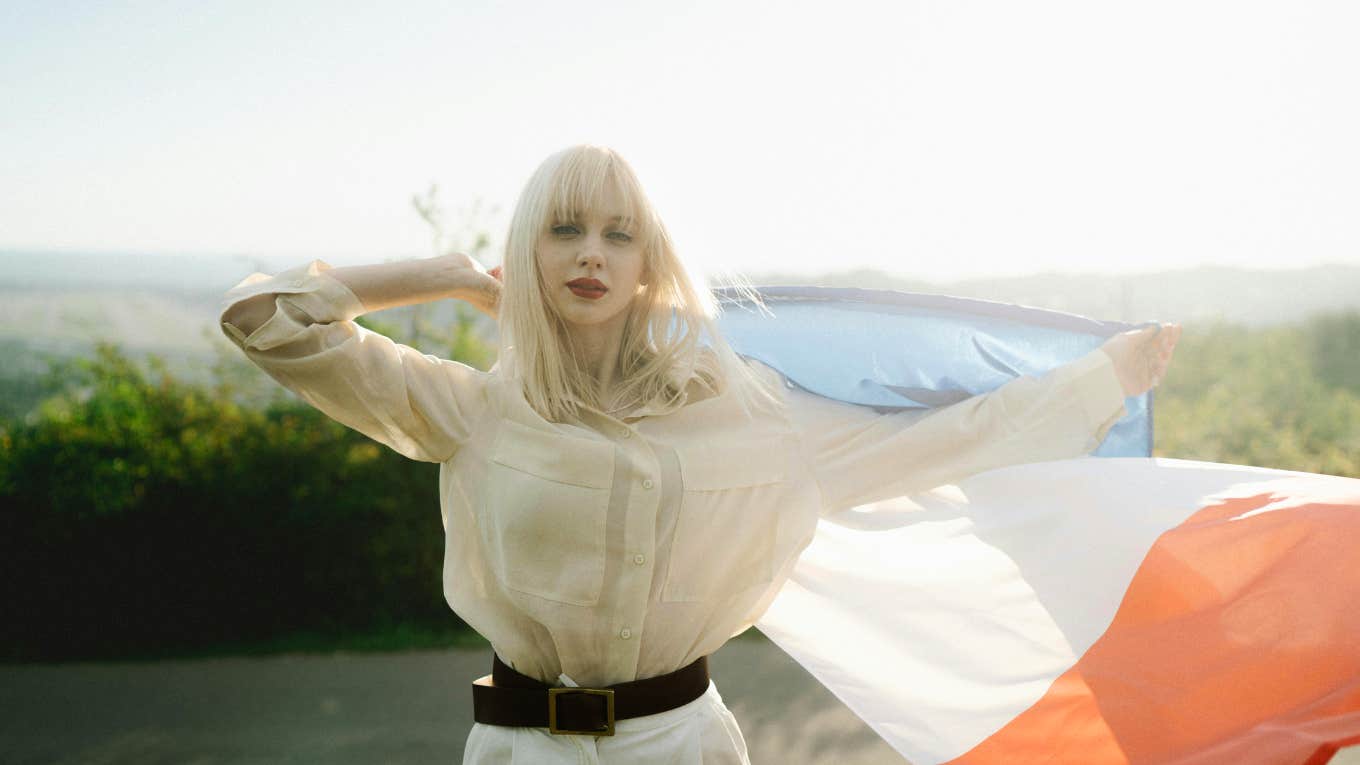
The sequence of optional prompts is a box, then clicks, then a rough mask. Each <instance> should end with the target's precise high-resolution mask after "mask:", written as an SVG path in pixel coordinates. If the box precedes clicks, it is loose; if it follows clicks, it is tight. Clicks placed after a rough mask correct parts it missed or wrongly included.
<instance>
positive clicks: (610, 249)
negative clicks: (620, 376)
mask: <svg viewBox="0 0 1360 765" xmlns="http://www.w3.org/2000/svg"><path fill="white" fill-rule="evenodd" d="M623 215H624V206H623V199H622V197H621V196H620V194H619V192H618V190H617V189H615V188H613V187H612V186H611V187H610V188H609V189H608V191H607V192H606V193H605V195H604V199H603V200H602V204H601V205H600V207H599V208H598V209H595V210H588V211H586V212H585V213H584V214H582V215H581V216H580V217H579V218H578V219H575V220H555V221H551V222H550V223H549V226H548V229H547V230H546V231H544V232H543V233H541V234H539V237H538V246H537V248H536V251H537V255H538V265H539V269H540V270H541V271H542V273H543V282H544V286H545V289H546V291H547V297H548V300H549V301H551V302H552V304H553V306H554V307H555V308H556V309H557V312H558V313H559V314H560V315H561V316H562V318H563V319H564V320H565V321H566V323H567V325H568V327H569V328H571V329H572V330H573V331H584V332H587V333H590V332H596V331H599V330H610V331H612V330H618V331H622V327H623V321H624V319H625V318H626V317H627V315H628V308H629V306H630V304H631V303H632V301H633V296H634V295H635V294H636V293H637V290H638V284H639V283H640V281H641V279H642V275H643V270H644V268H643V252H642V244H641V242H640V241H639V239H638V237H637V235H636V232H637V228H636V226H634V225H632V224H630V223H629V222H628V221H626V220H624V218H623ZM601 287H602V288H603V289H600V288H601Z"/></svg>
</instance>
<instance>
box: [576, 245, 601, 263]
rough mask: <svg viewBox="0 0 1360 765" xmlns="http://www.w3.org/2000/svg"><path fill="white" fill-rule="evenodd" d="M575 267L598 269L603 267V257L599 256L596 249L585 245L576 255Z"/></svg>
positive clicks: (598, 250) (593, 246)
mask: <svg viewBox="0 0 1360 765" xmlns="http://www.w3.org/2000/svg"><path fill="white" fill-rule="evenodd" d="M576 265H578V266H583V267H592V266H593V267H597V268H598V267H600V266H603V265H604V256H603V255H601V254H600V249H599V248H598V247H596V246H595V245H592V244H590V243H586V244H584V245H582V246H581V251H580V252H578V253H576Z"/></svg>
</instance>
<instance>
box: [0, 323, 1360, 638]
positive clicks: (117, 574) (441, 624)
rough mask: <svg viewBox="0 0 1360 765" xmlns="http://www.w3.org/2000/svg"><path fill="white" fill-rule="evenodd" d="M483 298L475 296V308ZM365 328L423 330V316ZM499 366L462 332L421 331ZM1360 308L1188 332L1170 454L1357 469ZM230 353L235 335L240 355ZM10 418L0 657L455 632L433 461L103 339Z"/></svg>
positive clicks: (1172, 393)
mask: <svg viewBox="0 0 1360 765" xmlns="http://www.w3.org/2000/svg"><path fill="white" fill-rule="evenodd" d="M469 310H471V309H469ZM361 323H363V324H365V326H368V327H369V328H370V329H373V330H374V331H379V332H383V333H384V334H387V335H389V336H392V337H394V338H395V339H398V340H400V341H402V342H408V343H409V344H415V340H413V338H412V337H411V336H410V334H409V330H410V329H412V327H407V328H403V327H399V326H396V325H389V324H384V323H383V322H381V321H376V320H374V319H372V317H364V318H363V319H361ZM413 329H415V330H417V334H419V332H421V331H423V332H424V333H425V334H424V335H422V336H420V337H419V338H418V341H419V342H420V343H421V344H423V345H424V346H425V347H426V348H428V349H431V350H430V352H435V351H434V349H437V348H446V349H448V354H447V355H448V356H449V357H452V358H456V359H458V360H460V361H464V362H465V363H470V364H472V365H473V366H477V367H479V368H482V369H486V368H487V366H488V364H489V362H490V361H491V359H492V357H493V355H494V353H493V351H492V349H491V348H489V347H486V346H485V345H484V344H482V343H481V342H480V341H478V340H477V339H476V336H475V335H474V334H472V333H471V332H468V331H466V329H467V328H466V327H463V326H453V327H448V328H446V329H445V330H444V331H443V332H442V333H438V332H436V330H435V329H434V328H430V327H424V328H422V327H420V326H418V325H417V326H415V327H413ZM1357 348H1360V314H1355V313H1348V314H1329V315H1323V316H1318V317H1316V318H1314V319H1313V320H1311V321H1309V322H1307V323H1305V324H1299V325H1292V326H1280V327H1275V328H1270V329H1264V330H1248V329H1245V328H1243V327H1240V326H1235V325H1230V324H1213V325H1191V326H1187V327H1186V328H1185V332H1184V334H1183V336H1182V338H1181V341H1180V345H1179V347H1178V348H1177V351H1176V358H1175V361H1174V363H1173V364H1172V367H1171V371H1170V373H1169V374H1168V376H1167V379H1166V381H1165V382H1164V383H1163V385H1162V386H1161V387H1160V388H1158V391H1157V394H1156V397H1155V405H1154V417H1155V427H1156V439H1157V448H1156V452H1155V453H1156V454H1157V455H1158V456H1168V457H1178V458H1184V459H1197V460H1209V461H1216V462H1227V463H1235V464H1246V465H1260V466H1264V467H1274V468H1284V469H1291V470H1306V471H1312V472H1320V473H1331V474H1337V475H1349V476H1354V477H1360V370H1357V368H1356V365H1357V363H1360V361H1358V360H1360V354H1357V353H1356V349H1357ZM233 350H234V349H233ZM32 384H33V385H34V386H37V388H35V389H42V390H52V391H55V392H54V394H53V395H50V396H49V397H47V398H46V399H45V400H44V401H43V402H42V403H41V405H40V406H39V407H37V408H36V409H35V410H33V411H31V412H27V413H26V414H25V416H20V415H17V414H14V413H12V412H8V411H7V412H5V414H4V417H3V419H0V561H3V563H0V566H3V567H4V570H3V573H4V581H5V583H6V586H7V588H8V591H9V598H8V602H9V605H10V617H9V618H7V619H5V620H4V626H3V627H0V659H7V660H21V661H23V660H55V659H70V658H109V657H121V656H130V655H146V654H148V653H154V652H156V651H162V652H165V653H173V652H182V651H184V650H185V649H190V648H194V647H199V646H211V645H222V644H228V643H233V642H237V643H239V642H243V641H244V642H248V641H258V640H268V639H270V638H276V637H279V636H286V635H297V634H308V635H321V636H324V635H336V636H341V635H352V634H358V633H363V632H371V631H373V630H382V629H384V628H394V629H395V628H400V629H411V630H415V631H420V630H426V631H432V632H435V633H440V632H441V631H447V630H448V628H449V627H450V625H456V624H457V620H456V618H455V617H454V616H453V614H452V613H451V612H450V611H449V609H448V606H447V605H446V604H445V602H444V600H443V596H442V592H441V589H440V588H441V564H442V557H443V529H442V527H441V525H440V516H439V498H438V495H437V488H438V486H437V485H438V467H437V466H435V465H429V464H425V463H418V462H412V461H409V460H406V459H404V458H402V457H401V456H399V455H398V454H396V453H395V452H393V451H391V450H389V449H387V448H385V447H382V446H379V445H378V444H376V443H375V442H373V441H370V440H368V439H367V438H365V437H363V436H361V435H359V434H358V433H356V432H355V431H352V430H349V429H348V428H345V427H344V426H342V425H339V424H337V423H335V422H334V421H332V420H330V419H328V418H326V417H325V416H324V415H322V414H320V413H319V412H317V411H316V410H313V409H312V408H310V407H309V406H307V405H306V404H304V403H302V402H301V401H299V400H298V399H296V398H295V397H293V395H292V394H291V393H288V392H286V391H284V390H283V389H282V388H281V387H280V386H278V385H277V384H276V383H274V382H273V381H272V380H271V379H269V378H268V377H267V376H265V375H264V374H263V373H262V372H260V371H259V370H258V369H256V368H255V367H253V366H252V365H250V364H249V363H248V362H247V361H246V360H245V359H244V357H242V356H240V355H239V354H237V355H234V356H224V357H223V358H222V359H221V360H220V361H219V362H218V363H217V364H216V365H215V366H214V369H213V382H211V383H202V384H200V383H188V382H184V381H182V380H180V379H177V378H176V377H175V376H174V375H171V374H170V373H169V372H167V371H166V369H165V366H164V364H163V363H162V362H160V360H158V359H156V358H155V357H152V358H151V359H150V361H148V362H146V364H145V365H143V364H140V363H136V362H133V361H132V360H130V359H129V358H128V357H126V356H125V355H124V354H123V353H122V352H121V351H120V350H119V349H118V348H117V347H115V346H112V345H108V344H103V345H100V346H99V347H98V348H97V351H96V353H95V354H94V356H93V357H92V358H84V359H74V360H58V361H53V362H51V366H50V369H49V372H48V374H47V375H46V376H45V377H44V378H43V379H42V380H40V381H38V382H34V383H32Z"/></svg>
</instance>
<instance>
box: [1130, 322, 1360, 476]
mask: <svg viewBox="0 0 1360 765" xmlns="http://www.w3.org/2000/svg"><path fill="white" fill-rule="evenodd" d="M1358 347H1360V313H1355V312H1347V313H1333V314H1320V315H1317V316H1315V317H1313V318H1312V319H1310V320H1308V321H1307V322H1304V323H1302V324H1297V325H1285V326H1277V327H1271V328H1266V329H1254V330H1248V329H1245V328H1243V327H1241V326H1238V325H1233V324H1209V325H1195V326H1187V327H1185V330H1184V333H1183V334H1182V335H1181V340H1180V342H1179V343H1178V345H1177V347H1176V356H1175V359H1174V360H1173V361H1172V365H1171V369H1170V370H1169V372H1168V374H1167V377H1166V381H1165V382H1164V383H1163V384H1162V385H1161V386H1160V387H1159V388H1158V389H1157V394H1156V396H1155V398H1154V402H1153V417H1154V422H1153V425H1154V428H1155V430H1154V436H1155V443H1156V447H1155V449H1154V455H1156V456H1161V457H1178V458H1181V459H1195V460H1206V461H1211V462H1226V463H1230V464H1237V465H1258V466H1261V467H1272V468H1279V469H1283V470H1304V471H1308V472H1312V473H1327V474H1330V475H1344V476H1351V477H1357V478H1360V356H1357V354H1356V353H1355V351H1354V349H1356V348H1358ZM1348 349H1349V350H1348Z"/></svg>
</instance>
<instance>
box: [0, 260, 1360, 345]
mask: <svg viewBox="0 0 1360 765" xmlns="http://www.w3.org/2000/svg"><path fill="white" fill-rule="evenodd" d="M379 260H381V258H375V262H376V261H379ZM292 265H297V263H280V262H272V261H269V260H267V259H256V258H247V257H244V256H237V257H230V256H223V257H204V256H183V257H177V256H168V255H138V254H124V255H110V254H97V253H88V254H86V253H44V252H18V251H0V341H4V345H5V347H9V348H14V347H16V344H17V345H19V346H23V347H28V348H31V349H34V350H35V351H45V352H51V353H57V354H61V355H67V354H73V353H82V352H84V350H86V349H88V348H89V347H91V346H92V345H93V343H94V340H95V339H96V338H105V339H110V340H115V341H118V342H120V343H122V344H123V346H124V348H126V349H127V350H128V351H130V352H133V353H158V354H160V355H162V356H165V357H167V358H168V359H169V360H170V361H171V362H172V365H180V366H182V367H184V368H188V369H192V368H195V367H198V366H201V362H202V360H204V359H206V358H210V357H212V356H213V355H214V345H217V347H218V348H219V349H220V348H221V347H222V345H223V344H225V343H226V341H225V339H224V338H222V336H221V333H220V331H219V330H218V328H217V327H216V326H215V321H216V318H217V316H216V313H217V308H218V301H219V299H220V298H221V296H222V293H224V292H225V291H226V290H227V289H229V288H230V287H231V286H232V285H234V284H235V283H236V282H238V281H240V280H241V279H242V278H244V277H245V276H246V275H248V274H249V273H251V272H252V271H254V270H257V269H258V270H262V271H264V272H266V273H274V272H277V271H278V270H281V269H283V268H287V267H289V266H292ZM750 279H751V281H752V282H753V283H754V284H757V285H774V284H811V285H823V286H853V287H871V288H875V289H897V290H904V291H909V292H930V293H939V294H949V295H959V296H965V297H976V298H983V299H986V300H997V301H1001V302H1008V303H1020V304H1024V305H1031V306H1038V307H1042V308H1052V309H1056V310H1060V311H1066V312H1069V313H1077V314H1082V315H1085V316H1090V317H1093V318H1098V319H1115V320H1123V321H1140V320H1146V319H1159V320H1162V321H1179V322H1183V323H1186V324H1193V323H1194V322H1198V321H1205V320H1210V319H1220V320H1224V321H1230V322H1235V323H1240V324H1245V325H1249V326H1263V325H1270V324H1280V323H1289V322H1296V321H1300V320H1302V319H1304V318H1306V317H1308V316H1310V315H1312V314H1314V313H1318V312H1326V311H1341V310H1360V266H1344V265H1332V266H1317V267H1311V268H1302V269H1297V270H1280V271H1274V270H1272V271H1265V270H1248V269H1239V268H1223V267H1201V268H1191V269H1185V270H1181V271H1165V272H1157V273H1147V274H1136V275H1121V276H1108V275H1100V274H1061V273H1045V274H1036V275H1033V276H1025V277H1014V278H997V279H967V280H962V281H955V282H928V281H922V280H913V279H911V278H909V277H905V276H901V275H893V274H886V273H883V272H879V271H848V272H840V273H831V274H824V275H821V276H813V277H810V276H807V275H790V274H778V273H762V274H753V275H750ZM410 310H411V309H409V308H407V309H393V310H391V311H384V312H381V313H379V314H377V315H375V318H376V319H378V320H380V321H384V322H389V323H391V322H397V323H402V322H405V321H408V320H409V316H410ZM428 311H429V313H428V317H429V318H431V319H433V320H434V321H439V320H441V319H442V318H446V317H448V318H451V316H452V305H451V304H447V303H445V304H436V305H434V306H430V307H429V308H428ZM484 330H485V331H484V333H483V334H484V336H486V337H488V338H493V337H494V336H495V328H494V326H492V325H491V322H490V321H486V326H485V328H484Z"/></svg>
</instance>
